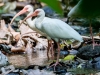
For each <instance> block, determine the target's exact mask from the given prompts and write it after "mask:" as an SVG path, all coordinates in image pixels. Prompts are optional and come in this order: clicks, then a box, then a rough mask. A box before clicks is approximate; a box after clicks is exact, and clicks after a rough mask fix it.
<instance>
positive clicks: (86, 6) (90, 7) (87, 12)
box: [68, 0, 100, 48]
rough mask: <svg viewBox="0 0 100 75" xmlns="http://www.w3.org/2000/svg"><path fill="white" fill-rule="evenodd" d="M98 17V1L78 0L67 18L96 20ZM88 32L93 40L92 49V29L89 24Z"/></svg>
mask: <svg viewBox="0 0 100 75" xmlns="http://www.w3.org/2000/svg"><path fill="white" fill-rule="evenodd" d="M98 16H100V0H96V1H94V0H80V1H79V2H78V3H77V4H76V5H75V6H74V7H73V8H72V9H71V11H70V12H69V13H68V17H70V18H75V17H80V18H86V19H88V20H91V19H92V18H96V17H98ZM90 32H91V36H92V40H93V48H94V45H96V44H95V42H94V39H93V35H92V28H91V24H90Z"/></svg>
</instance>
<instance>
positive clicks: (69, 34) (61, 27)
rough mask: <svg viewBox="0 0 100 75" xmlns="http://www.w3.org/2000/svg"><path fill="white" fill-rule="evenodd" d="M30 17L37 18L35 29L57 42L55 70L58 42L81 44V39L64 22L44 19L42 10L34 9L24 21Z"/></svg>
mask: <svg viewBox="0 0 100 75" xmlns="http://www.w3.org/2000/svg"><path fill="white" fill-rule="evenodd" d="M32 16H37V17H36V18H35V22H34V24H35V27H36V28H37V29H39V30H40V31H41V32H43V33H46V34H47V35H48V36H50V37H51V38H52V39H53V40H55V41H56V42H57V45H58V55H57V61H56V63H55V64H53V65H52V66H54V69H55V66H56V65H58V64H59V53H60V40H66V39H75V40H77V41H79V42H83V38H82V36H81V35H80V34H79V33H78V32H76V31H75V30H74V29H73V28H71V27H70V26H69V25H68V24H66V23H65V22H63V21H61V20H59V19H52V18H48V17H45V12H44V10H43V9H36V10H35V11H34V12H33V13H32V14H31V15H30V16H27V17H26V18H25V19H24V20H26V19H28V18H30V17H32Z"/></svg>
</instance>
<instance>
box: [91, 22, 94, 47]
mask: <svg viewBox="0 0 100 75" xmlns="http://www.w3.org/2000/svg"><path fill="white" fill-rule="evenodd" d="M90 34H91V37H92V41H93V49H94V46H95V42H94V38H93V33H92V27H91V23H90Z"/></svg>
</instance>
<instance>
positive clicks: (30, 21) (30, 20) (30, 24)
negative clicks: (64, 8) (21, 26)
mask: <svg viewBox="0 0 100 75" xmlns="http://www.w3.org/2000/svg"><path fill="white" fill-rule="evenodd" d="M32 13H33V12H30V13H29V14H28V15H27V16H29V15H31V14H32ZM26 22H27V23H28V26H29V27H31V28H32V27H33V25H34V24H33V20H32V17H30V18H28V19H27V20H26Z"/></svg>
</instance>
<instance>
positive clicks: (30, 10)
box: [10, 5, 33, 25]
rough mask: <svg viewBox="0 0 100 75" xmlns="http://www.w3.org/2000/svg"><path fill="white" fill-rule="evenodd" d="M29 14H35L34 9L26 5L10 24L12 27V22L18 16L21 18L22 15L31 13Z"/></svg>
mask: <svg viewBox="0 0 100 75" xmlns="http://www.w3.org/2000/svg"><path fill="white" fill-rule="evenodd" d="M29 12H33V7H32V6H31V5H26V6H25V7H24V8H23V9H22V10H21V11H19V12H18V13H17V14H16V15H15V16H14V17H13V19H12V20H11V22H10V25H11V24H12V22H13V21H14V19H15V18H16V17H17V16H20V15H22V14H25V13H29Z"/></svg>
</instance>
